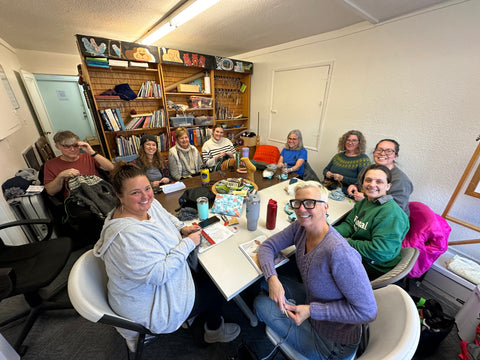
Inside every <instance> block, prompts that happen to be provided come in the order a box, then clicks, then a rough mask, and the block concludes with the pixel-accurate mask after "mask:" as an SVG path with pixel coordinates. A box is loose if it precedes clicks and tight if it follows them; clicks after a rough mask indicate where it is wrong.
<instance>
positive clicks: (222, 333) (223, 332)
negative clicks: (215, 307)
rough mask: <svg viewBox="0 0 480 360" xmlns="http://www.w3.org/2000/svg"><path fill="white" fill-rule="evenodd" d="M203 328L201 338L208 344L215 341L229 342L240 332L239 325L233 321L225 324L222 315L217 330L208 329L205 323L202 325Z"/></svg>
mask: <svg viewBox="0 0 480 360" xmlns="http://www.w3.org/2000/svg"><path fill="white" fill-rule="evenodd" d="M204 329H205V334H204V335H203V340H205V342H206V343H209V344H211V343H215V342H223V343H226V342H230V341H232V340H234V339H235V338H236V337H237V336H238V335H239V334H240V326H238V325H237V324H234V323H227V324H225V322H224V321H223V317H222V324H221V325H220V327H219V328H218V329H217V330H210V329H209V328H208V327H207V324H206V323H205V325H204Z"/></svg>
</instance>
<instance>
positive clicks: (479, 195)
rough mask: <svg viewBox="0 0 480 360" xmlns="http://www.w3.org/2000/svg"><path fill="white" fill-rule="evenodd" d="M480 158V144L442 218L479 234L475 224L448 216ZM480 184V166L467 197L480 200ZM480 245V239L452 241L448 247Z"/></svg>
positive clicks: (472, 179) (469, 187)
mask: <svg viewBox="0 0 480 360" xmlns="http://www.w3.org/2000/svg"><path fill="white" fill-rule="evenodd" d="M479 139H480V136H479V137H478V138H477V141H478V140H479ZM479 156H480V143H479V144H478V146H477V149H476V150H475V152H474V153H473V156H472V158H471V159H470V162H469V163H468V165H467V167H466V169H465V171H464V173H463V175H462V177H461V178H460V181H459V182H458V185H457V187H456V188H455V191H454V192H453V194H452V197H451V198H450V200H449V202H448V204H447V207H446V208H445V210H444V211H443V214H442V217H443V218H445V219H446V220H450V221H452V222H454V223H456V224H459V225H461V226H464V227H466V228H469V229H471V230H475V231H477V232H479V233H480V227H478V226H475V225H473V224H470V223H469V222H466V221H463V220H460V219H457V218H455V217H453V216H451V215H448V213H449V211H450V209H451V207H452V206H453V204H454V203H455V200H456V198H457V196H458V194H459V193H460V189H462V187H463V186H464V184H465V182H466V181H467V177H468V175H469V174H470V173H471V172H472V169H473V166H474V165H475V163H476V162H477V160H478V158H479ZM479 182H480V164H479V166H478V167H477V169H476V171H475V173H474V174H473V176H472V177H471V180H470V183H469V184H468V186H467V188H466V191H465V194H466V195H469V196H473V197H476V198H479V199H480V192H478V190H476V189H477V188H478V187H479V186H478V184H479ZM479 243H480V239H472V240H458V241H450V242H449V243H448V245H449V246H450V245H466V244H479Z"/></svg>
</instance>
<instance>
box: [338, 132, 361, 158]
mask: <svg viewBox="0 0 480 360" xmlns="http://www.w3.org/2000/svg"><path fill="white" fill-rule="evenodd" d="M350 135H355V136H356V137H357V138H358V148H357V151H358V153H359V154H364V153H365V150H366V149H367V140H366V139H365V136H363V134H362V133H361V132H360V131H358V130H350V131H347V132H346V133H345V134H343V135H342V136H341V137H340V138H339V139H338V146H337V148H338V152H342V151H345V150H346V149H345V143H346V142H347V139H348V137H349V136H350Z"/></svg>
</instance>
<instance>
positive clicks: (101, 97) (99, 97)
mask: <svg viewBox="0 0 480 360" xmlns="http://www.w3.org/2000/svg"><path fill="white" fill-rule="evenodd" d="M95 99H120V96H119V95H101V94H100V95H95Z"/></svg>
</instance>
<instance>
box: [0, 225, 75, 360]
mask: <svg viewBox="0 0 480 360" xmlns="http://www.w3.org/2000/svg"><path fill="white" fill-rule="evenodd" d="M33 224H45V225H47V226H48V231H47V234H46V235H45V236H44V238H43V239H42V240H41V241H39V242H34V243H29V244H24V245H18V246H11V245H5V243H4V242H3V240H2V239H1V238H0V269H2V271H1V272H0V286H1V289H0V293H1V294H2V298H7V297H12V296H15V295H20V294H22V295H23V296H24V298H25V300H26V301H27V303H28V305H29V306H30V309H28V310H27V311H25V312H23V313H21V314H17V315H15V316H13V317H12V318H10V319H7V320H5V321H3V322H2V323H0V327H3V326H5V325H6V324H9V323H10V322H12V321H15V320H17V319H20V318H22V317H24V316H26V315H28V317H27V320H26V322H25V324H23V328H22V331H21V333H20V335H19V337H18V339H17V340H16V342H15V344H14V345H13V347H14V348H15V350H16V351H17V352H18V353H19V354H23V353H25V351H26V347H25V346H22V345H23V341H24V340H25V338H26V337H27V335H28V333H29V331H30V329H31V328H32V326H33V325H34V323H35V320H36V319H37V318H38V316H39V315H40V314H41V313H42V312H43V311H45V310H53V309H68V308H71V305H70V304H69V303H68V302H67V303H65V302H53V301H51V299H52V298H53V297H54V296H55V295H56V294H57V293H58V291H59V290H61V288H60V289H57V291H56V292H55V293H54V294H51V295H50V296H49V297H48V298H46V299H44V298H43V297H42V296H41V295H40V290H41V289H42V288H44V287H46V286H47V285H49V284H51V283H52V282H53V280H54V279H55V278H56V277H57V276H58V274H60V272H61V271H62V269H63V268H64V266H65V264H66V262H67V260H68V258H69V256H70V251H71V240H70V239H69V238H57V239H50V237H51V235H52V231H53V227H52V222H51V221H50V220H49V219H30V220H19V221H13V222H9V223H6V224H1V225H0V230H3V229H6V228H10V227H14V226H22V225H33Z"/></svg>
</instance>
